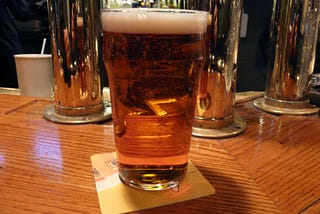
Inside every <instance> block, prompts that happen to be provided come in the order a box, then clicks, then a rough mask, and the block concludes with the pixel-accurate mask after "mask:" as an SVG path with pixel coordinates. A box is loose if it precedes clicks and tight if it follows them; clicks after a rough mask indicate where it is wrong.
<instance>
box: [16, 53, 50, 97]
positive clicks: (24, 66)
mask: <svg viewBox="0 0 320 214" xmlns="http://www.w3.org/2000/svg"><path fill="white" fill-rule="evenodd" d="M14 59H15V63H16V70H17V77H18V85H19V90H20V95H24V96H33V97H43V98H52V97H53V73H52V58H51V54H16V55H14Z"/></svg>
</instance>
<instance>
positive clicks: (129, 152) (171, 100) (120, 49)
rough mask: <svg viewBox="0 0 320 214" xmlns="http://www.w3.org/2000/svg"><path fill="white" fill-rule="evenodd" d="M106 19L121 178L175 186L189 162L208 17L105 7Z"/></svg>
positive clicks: (150, 186) (138, 184)
mask: <svg viewBox="0 0 320 214" xmlns="http://www.w3.org/2000/svg"><path fill="white" fill-rule="evenodd" d="M101 18H102V26H103V37H104V38H103V44H104V45H103V52H104V62H105V65H106V68H107V73H108V80H109V84H110V92H111V103H112V117H113V126H114V136H115V143H116V154H117V161H118V170H119V176H120V178H121V180H122V181H123V182H124V183H126V184H128V185H130V186H132V187H135V188H139V189H144V190H163V189H167V188H170V187H174V186H176V185H178V184H179V181H180V180H181V179H183V177H184V176H185V172H186V168H187V163H188V153H189V147H190V140H191V130H192V121H193V117H194V110H195V101H196V99H195V98H196V90H197V84H198V77H199V72H200V71H201V70H202V67H203V64H204V58H205V56H204V54H205V51H204V47H205V40H204V39H205V32H206V26H207V13H206V12H200V11H191V10H174V9H165V10H162V9H153V8H128V9H105V10H102V14H101Z"/></svg>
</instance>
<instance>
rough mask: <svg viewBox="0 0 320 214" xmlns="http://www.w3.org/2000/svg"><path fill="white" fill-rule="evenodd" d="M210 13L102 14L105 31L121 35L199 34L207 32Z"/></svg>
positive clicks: (147, 11) (149, 11)
mask: <svg viewBox="0 0 320 214" xmlns="http://www.w3.org/2000/svg"><path fill="white" fill-rule="evenodd" d="M207 19H208V13H207V12H203V11H191V10H170V9H162V10H161V9H146V8H144V9H142V8H139V9H137V8H130V9H110V10H104V11H103V12H102V13H101V21H102V28H103V30H104V31H109V32H119V33H137V34H139V33H151V34H190V33H191V34H198V33H204V32H206V28H207Z"/></svg>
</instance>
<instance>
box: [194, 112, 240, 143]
mask: <svg viewBox="0 0 320 214" xmlns="http://www.w3.org/2000/svg"><path fill="white" fill-rule="evenodd" d="M245 128H246V122H245V120H244V119H243V118H242V117H240V116H239V115H234V122H233V123H232V124H231V125H229V126H226V127H223V128H217V129H209V128H199V127H192V135H193V136H195V137H203V138H228V137H233V136H236V135H239V134H241V133H242V132H243V131H244V130H245Z"/></svg>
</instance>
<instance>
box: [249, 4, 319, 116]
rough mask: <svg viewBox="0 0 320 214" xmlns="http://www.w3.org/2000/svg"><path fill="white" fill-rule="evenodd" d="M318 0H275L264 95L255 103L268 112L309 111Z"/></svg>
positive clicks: (311, 106) (317, 21) (291, 112)
mask: <svg viewBox="0 0 320 214" xmlns="http://www.w3.org/2000/svg"><path fill="white" fill-rule="evenodd" d="M319 4H320V3H319V0H303V1H302V0H297V1H292V0H276V1H274V4H273V10H272V16H271V20H270V22H271V23H270V33H269V38H268V39H269V42H270V43H269V47H270V48H269V50H270V51H269V65H268V77H267V83H266V95H265V97H264V98H260V99H258V100H255V102H254V104H255V105H256V106H257V107H258V108H260V109H262V110H265V111H267V112H270V113H279V114H312V113H316V112H318V111H319V108H318V107H316V106H313V105H311V104H310V101H309V95H308V93H309V90H310V89H311V80H312V73H313V69H314V64H315V59H316V46H317V36H318V26H319V13H320V8H319Z"/></svg>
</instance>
